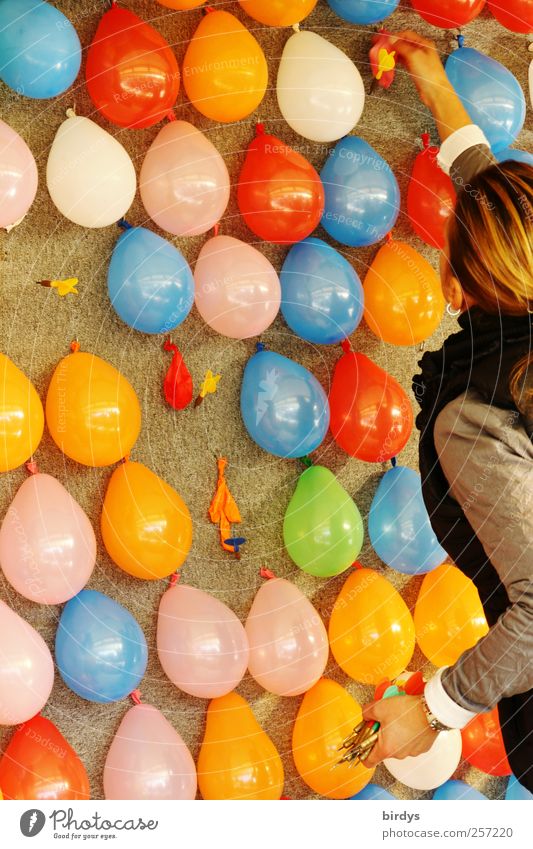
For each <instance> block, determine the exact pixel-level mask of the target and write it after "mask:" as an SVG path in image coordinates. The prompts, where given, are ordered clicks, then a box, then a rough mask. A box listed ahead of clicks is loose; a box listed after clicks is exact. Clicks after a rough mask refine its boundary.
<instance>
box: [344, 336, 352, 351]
mask: <svg viewBox="0 0 533 849" xmlns="http://www.w3.org/2000/svg"><path fill="white" fill-rule="evenodd" d="M341 348H342V350H343V351H344V353H345V354H349V353H350V352H351V350H352V346H351V344H350V340H349V339H343V340H342V342H341Z"/></svg>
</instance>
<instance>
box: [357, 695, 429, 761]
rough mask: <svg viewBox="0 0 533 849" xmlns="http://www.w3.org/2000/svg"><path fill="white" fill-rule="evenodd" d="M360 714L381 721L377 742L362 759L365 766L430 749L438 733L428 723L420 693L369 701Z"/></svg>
mask: <svg viewBox="0 0 533 849" xmlns="http://www.w3.org/2000/svg"><path fill="white" fill-rule="evenodd" d="M363 716H364V718H365V719H377V721H378V722H379V723H380V729H379V736H378V739H377V743H376V744H375V746H374V748H373V749H372V751H371V753H370V755H369V756H368V758H367V759H366V760H365V766H367V767H372V766H376V764H378V763H380V761H382V760H384V759H385V758H406V757H407V756H408V755H412V756H415V755H421V754H422V753H423V752H427V751H428V749H430V748H431V746H432V745H433V743H434V742H435V739H436V737H437V734H438V732H437V731H434V730H433V728H431V726H430V724H429V723H428V720H427V716H426V713H425V711H424V708H423V706H422V699H421V698H420V696H392V697H391V698H389V699H381V700H380V701H377V702H370V704H367V705H365V706H364V708H363Z"/></svg>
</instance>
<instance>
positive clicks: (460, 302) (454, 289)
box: [443, 274, 469, 311]
mask: <svg viewBox="0 0 533 849" xmlns="http://www.w3.org/2000/svg"><path fill="white" fill-rule="evenodd" d="M443 290H444V297H445V298H446V300H447V301H448V303H449V304H450V307H451V308H452V309H453V310H454V311H456V310H461V311H463V310H465V309H468V306H469V304H468V303H466V298H465V296H464V294H463V289H462V287H461V284H460V283H459V281H458V279H457V277H454V276H453V275H452V274H450V275H449V277H448V278H447V280H446V283H445V285H444V287H443Z"/></svg>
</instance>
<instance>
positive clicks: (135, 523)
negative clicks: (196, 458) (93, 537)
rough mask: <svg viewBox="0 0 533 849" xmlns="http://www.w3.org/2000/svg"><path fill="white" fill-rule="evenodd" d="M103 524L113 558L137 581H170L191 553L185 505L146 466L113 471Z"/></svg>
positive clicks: (134, 464) (132, 464)
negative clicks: (171, 576)
mask: <svg viewBox="0 0 533 849" xmlns="http://www.w3.org/2000/svg"><path fill="white" fill-rule="evenodd" d="M100 524H101V529H102V537H103V540H104V545H105V547H106V549H107V552H108V554H109V556H110V557H111V559H112V560H113V561H114V562H115V563H116V564H117V566H120V568H121V569H123V570H124V571H125V572H128V573H129V574H130V575H133V576H134V577H135V578H144V579H145V580H147V581H150V580H158V579H160V578H166V577H167V575H171V574H172V572H175V571H176V570H177V569H179V568H180V566H182V565H183V562H184V561H185V558H186V557H187V555H188V553H189V550H190V548H191V542H192V522H191V515H190V513H189V510H188V507H187V505H186V504H185V502H184V501H183V500H182V498H181V497H180V496H179V495H178V493H177V492H176V490H174V489H172V487H171V486H169V485H168V484H167V483H165V481H163V480H161V478H160V477H158V476H157V475H156V474H154V472H151V471H150V469H147V468H146V466H143V465H142V463H130V462H126V463H123V464H122V465H121V466H119V467H118V468H117V469H115V471H114V472H113V474H112V475H111V480H110V481H109V484H108V487H107V492H106V494H105V498H104V506H103V510H102V518H101V523H100Z"/></svg>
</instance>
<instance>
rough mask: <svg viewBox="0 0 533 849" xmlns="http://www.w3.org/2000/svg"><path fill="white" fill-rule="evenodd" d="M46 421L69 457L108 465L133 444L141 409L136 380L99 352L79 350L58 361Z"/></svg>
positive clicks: (85, 463)
mask: <svg viewBox="0 0 533 849" xmlns="http://www.w3.org/2000/svg"><path fill="white" fill-rule="evenodd" d="M46 423H47V425H48V430H49V431H50V434H51V436H52V439H53V440H54V442H55V443H56V445H57V446H58V447H59V448H60V449H61V451H63V453H64V454H66V455H67V457H70V458H71V459H72V460H76V462H77V463H83V465H84V466H109V465H111V463H117V462H118V461H119V460H121V459H122V458H123V457H125V456H126V455H127V454H129V452H130V451H131V449H132V448H133V446H134V444H135V442H136V440H137V437H138V436H139V431H140V429H141V408H140V406H139V401H138V400H137V396H136V394H135V391H134V390H133V387H132V386H131V384H130V383H129V382H128V381H127V380H126V378H125V377H124V376H123V375H122V374H121V373H120V372H119V371H117V369H116V368H114V367H113V366H112V365H110V364H109V363H107V362H106V361H105V360H102V359H100V357H97V356H95V355H94V354H86V353H82V352H81V351H75V352H74V353H72V354H69V356H68V357H65V358H64V359H62V360H61V362H60V363H59V364H58V365H57V367H56V370H55V372H54V374H53V375H52V380H51V381H50V386H49V387H48V395H47V396H46Z"/></svg>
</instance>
